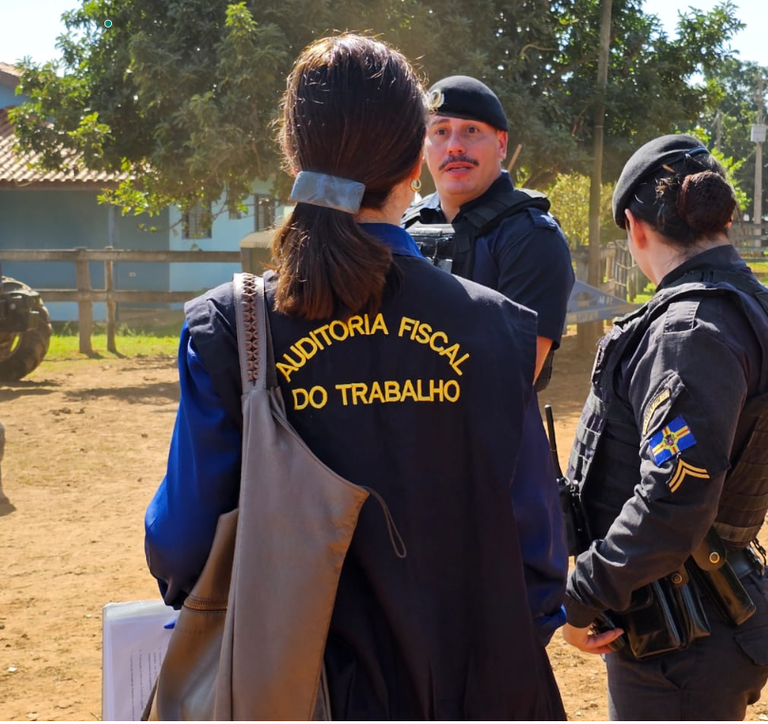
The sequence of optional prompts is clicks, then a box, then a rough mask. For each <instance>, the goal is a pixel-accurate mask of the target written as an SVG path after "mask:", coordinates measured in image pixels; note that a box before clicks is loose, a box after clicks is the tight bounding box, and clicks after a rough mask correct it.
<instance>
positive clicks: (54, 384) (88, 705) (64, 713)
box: [0, 337, 768, 721]
mask: <svg viewBox="0 0 768 724" xmlns="http://www.w3.org/2000/svg"><path fill="white" fill-rule="evenodd" d="M591 360H592V352H590V351H581V350H579V349H578V345H577V340H576V339H575V338H574V337H569V338H566V340H565V341H564V345H563V350H562V351H561V352H560V353H559V354H558V357H557V358H556V362H555V365H556V367H555V379H554V381H553V383H552V385H551V386H550V389H549V390H548V391H547V392H546V393H544V395H543V396H542V403H550V404H552V406H553V408H554V410H555V414H556V419H557V433H558V440H559V444H560V457H561V460H562V462H563V466H564V467H565V459H566V457H567V450H568V448H569V446H570V442H571V440H572V439H573V434H574V430H575V426H576V422H577V420H578V415H579V412H580V409H581V405H582V402H583V400H584V398H585V396H586V391H587V386H588V376H589V370H590V366H591ZM177 399H178V387H177V375H176V367H175V358H174V357H169V358H142V359H135V358H134V359H114V358H111V357H110V359H87V360H86V359H84V360H82V361H75V362H73V361H62V360H55V359H49V360H46V361H45V362H44V363H43V365H42V366H41V367H40V368H39V369H38V370H36V371H35V372H34V373H33V374H32V375H31V376H30V377H29V378H28V379H26V380H24V381H22V382H20V383H17V384H15V385H11V386H6V387H0V419H2V422H3V423H4V425H5V427H6V437H7V447H6V454H5V459H4V461H3V468H2V475H3V478H2V484H3V490H4V492H5V494H6V495H7V496H8V498H9V499H10V501H11V505H9V506H4V507H2V506H0V533H1V535H0V561H2V563H0V571H2V584H0V720H22V721H25V720H26V721H35V720H95V719H99V718H100V713H101V609H102V606H103V605H104V604H105V603H108V602H110V601H126V600H132V599H141V598H156V597H157V588H156V586H155V583H154V580H153V579H152V578H151V577H150V575H149V573H148V572H147V570H146V567H145V563H144V552H143V525H142V521H143V514H144V510H145V508H146V506H147V504H148V502H149V500H150V498H151V496H152V494H153V493H154V491H155V488H156V487H157V484H158V483H159V481H160V480H161V478H162V476H163V473H164V469H165V459H166V454H167V448H168V442H169V440H170V436H171V431H172V428H173V421H174V415H175V409H176V402H177ZM549 653H550V656H551V659H552V662H553V666H554V669H555V672H556V675H557V678H558V681H559V682H560V686H561V690H562V693H563V698H564V701H565V705H566V710H567V712H568V714H569V717H570V718H571V719H573V720H578V719H582V720H604V719H606V714H607V710H606V704H605V682H604V673H603V666H602V662H601V660H600V659H599V658H597V657H591V656H586V655H583V654H581V653H580V652H578V651H576V650H575V649H572V648H570V647H568V646H567V645H566V644H565V643H564V642H563V640H562V638H561V637H560V635H559V634H556V635H555V638H554V639H553V641H552V643H551V644H550V647H549ZM766 714H768V702H766V703H763V702H760V703H758V704H757V705H756V706H755V707H753V708H752V709H751V710H750V712H749V715H748V716H749V718H751V719H763V720H765V719H768V716H767V715H766Z"/></svg>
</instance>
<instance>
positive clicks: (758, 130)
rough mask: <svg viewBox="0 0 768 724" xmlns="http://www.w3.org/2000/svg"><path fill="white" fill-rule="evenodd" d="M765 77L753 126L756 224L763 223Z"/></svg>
mask: <svg viewBox="0 0 768 724" xmlns="http://www.w3.org/2000/svg"><path fill="white" fill-rule="evenodd" d="M764 117H765V109H764V99H763V77H762V76H759V77H758V79H757V123H756V124H754V125H753V126H752V140H753V141H754V143H755V215H754V219H753V222H754V223H755V224H762V223H763V142H764V141H765V122H764Z"/></svg>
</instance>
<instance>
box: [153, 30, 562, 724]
mask: <svg viewBox="0 0 768 724" xmlns="http://www.w3.org/2000/svg"><path fill="white" fill-rule="evenodd" d="M283 109H284V115H283V123H282V133H281V140H282V145H283V149H284V153H285V160H286V164H287V166H288V167H290V168H293V169H295V170H296V172H297V173H298V175H297V178H296V183H295V184H294V189H293V193H292V198H293V199H294V200H295V201H296V202H297V203H296V206H295V208H294V210H293V212H292V215H291V217H290V219H288V220H287V221H286V223H285V224H284V225H283V226H282V227H281V228H280V229H278V230H277V231H276V234H275V239H274V244H273V252H274V257H275V259H276V269H275V270H274V271H273V272H269V273H267V274H265V278H264V281H265V289H266V300H267V304H268V307H269V321H270V326H271V330H272V342H273V347H274V356H275V363H276V370H277V378H278V381H279V384H280V389H281V392H282V396H283V399H284V400H285V408H286V409H285V414H286V417H287V420H288V422H289V423H290V425H291V426H292V427H293V429H295V431H296V432H297V433H298V435H300V437H301V438H302V439H303V440H304V441H305V443H306V445H307V446H308V448H309V449H310V450H311V451H312V453H314V454H315V455H316V456H317V457H318V458H319V459H320V460H321V461H322V462H323V463H324V464H325V465H327V466H329V467H330V468H331V469H332V470H334V471H335V472H337V473H338V474H340V475H341V476H343V477H344V478H346V479H347V480H350V481H352V482H354V483H357V484H359V485H364V486H366V487H367V488H369V489H370V490H372V491H374V492H375V493H376V494H377V495H378V496H379V497H380V498H381V499H383V500H384V501H385V503H386V506H387V507H388V509H389V511H390V514H391V521H392V522H393V523H394V525H395V526H396V528H397V530H398V531H399V534H400V536H401V537H402V541H403V543H404V546H405V550H406V552H407V553H406V555H405V556H404V557H398V556H397V555H395V552H394V551H393V546H392V542H391V539H390V534H388V532H387V526H385V525H384V522H383V521H382V517H381V513H380V511H379V510H378V506H376V505H375V503H374V505H373V506H371V505H368V504H366V505H365V506H364V507H363V509H362V511H361V513H360V517H359V522H358V525H357V528H356V531H355V535H354V538H353V540H352V544H351V546H350V548H349V551H348V553H347V556H346V561H345V564H344V569H343V571H342V573H341V578H340V584H339V589H338V593H337V598H336V604H335V609H334V613H333V616H332V620H331V621H330V622H325V623H323V622H318V625H326V626H329V629H328V630H329V633H328V639H327V646H326V651H325V665H326V669H327V674H328V683H329V691H330V700H331V710H332V714H333V718H334V719H358V720H363V719H365V720H367V719H378V720H381V719H464V718H470V719H562V718H564V716H565V714H564V711H563V709H562V703H561V701H560V697H559V693H558V691H557V685H556V683H555V680H554V677H553V674H552V671H551V667H550V665H549V661H548V659H547V655H546V651H545V642H546V641H547V640H548V639H549V637H550V636H551V634H552V632H553V630H554V629H555V628H557V627H558V626H559V625H560V624H561V623H562V622H563V621H564V614H561V604H562V596H563V593H564V588H565V577H566V570H567V558H566V556H565V552H564V549H563V546H562V544H561V540H562V517H561V515H560V510H559V506H558V501H557V493H556V490H554V485H546V483H547V482H549V481H552V480H553V472H552V469H551V462H550V460H549V456H548V448H547V440H546V435H545V433H544V430H543V427H542V423H541V418H540V416H539V413H538V408H537V406H536V404H535V395H534V394H533V390H532V384H531V380H532V379H533V370H534V364H535V349H536V341H535V340H536V322H535V318H534V315H533V314H532V313H531V312H530V310H527V309H525V308H524V307H521V306H519V305H517V304H514V303H512V302H510V301H509V300H508V299H506V298H505V297H504V296H502V295H501V294H498V293H497V292H494V291H492V290H490V289H486V288H485V287H482V286H480V285H477V284H473V283H472V282H469V281H466V280H463V279H457V278H455V277H451V276H450V275H447V274H445V273H443V272H441V271H439V270H438V269H436V268H435V267H434V266H432V265H431V264H429V263H428V262H427V261H425V260H424V259H423V258H422V256H421V255H420V254H419V252H418V250H417V249H416V247H415V245H414V242H413V240H412V239H411V237H410V236H409V235H408V233H407V232H405V231H404V230H403V229H402V228H400V226H399V222H400V219H401V217H402V214H403V212H404V211H405V209H406V208H407V206H408V204H409V203H410V201H411V200H412V198H413V193H414V192H413V184H414V181H415V180H416V179H417V178H418V177H419V174H420V170H421V156H422V145H423V138H424V132H425V128H426V117H427V116H426V108H425V106H424V94H423V89H422V88H421V85H420V83H419V82H418V80H417V78H416V76H415V74H414V72H413V70H412V69H411V67H410V65H409V64H408V62H407V60H406V59H405V58H404V57H403V56H402V55H400V54H399V53H397V52H395V51H393V50H392V49H390V48H389V47H388V46H386V45H385V44H384V43H381V42H379V41H376V40H373V39H370V38H363V37H360V36H356V35H342V36H340V37H335V38H326V39H322V40H318V41H316V42H315V43H313V44H312V45H311V46H309V47H308V48H307V49H306V50H305V51H304V52H303V53H302V55H301V56H300V58H299V60H298V61H297V63H296V66H295V67H294V70H293V72H292V73H291V76H290V77H289V79H288V87H287V91H286V95H285V99H284V105H283ZM307 129H308V130H307ZM185 312H186V324H185V327H184V329H183V332H182V339H181V346H180V354H179V368H180V380H181V398H180V403H179V412H178V417H177V422H176V428H175V430H174V435H173V439H172V442H171V450H170V454H169V459H168V469H167V474H166V477H165V479H164V480H163V482H162V484H161V486H160V489H159V490H158V491H157V494H156V495H155V497H154V499H153V501H152V503H151V504H150V507H149V509H148V511H147V515H146V549H147V556H148V562H149V566H150V569H151V571H152V573H153V574H154V575H155V576H156V577H157V579H158V581H159V582H160V588H161V591H162V592H163V595H164V597H165V600H166V601H167V602H168V603H169V604H172V605H174V606H179V605H181V603H182V602H183V601H184V599H185V597H186V596H187V595H188V594H189V592H190V590H191V589H192V587H193V586H194V584H195V581H196V579H197V578H198V576H199V575H200V571H201V569H202V567H203V565H204V564H205V561H206V557H207V555H208V551H209V549H210V546H211V542H212V540H213V535H214V530H215V527H216V521H217V517H218V516H219V515H220V514H222V513H224V512H226V511H229V510H232V509H233V508H234V507H235V506H237V500H238V491H239V484H240V477H239V476H240V468H241V448H242V449H243V450H244V454H248V452H249V450H250V449H251V448H250V439H249V438H248V437H247V436H246V438H245V439H243V438H244V430H249V431H251V434H252V435H254V436H255V435H259V434H260V430H259V429H258V424H257V422H256V421H255V420H253V419H251V420H250V421H247V422H248V424H247V425H245V426H244V422H243V419H242V417H243V412H242V410H241V404H240V399H241V392H242V390H241V383H240V372H239V363H238V351H237V341H236V334H235V328H236V327H235V320H234V310H233V293H232V285H231V284H226V285H223V286H221V287H219V288H217V289H215V290H213V291H211V292H209V293H208V294H206V295H204V296H202V297H199V298H198V299H196V300H194V301H192V302H190V303H189V304H188V305H187V306H186V310H185ZM311 483H312V481H311V480H308V481H307V484H308V485H311ZM518 505H520V506H524V507H525V515H524V516H518V515H516V514H515V511H516V508H517V506H518ZM243 565H247V562H246V563H245V564H243ZM253 575H255V576H259V575H260V572H259V571H254V572H253ZM263 585H264V590H265V594H264V595H269V586H270V581H269V580H268V579H266V580H264V581H263Z"/></svg>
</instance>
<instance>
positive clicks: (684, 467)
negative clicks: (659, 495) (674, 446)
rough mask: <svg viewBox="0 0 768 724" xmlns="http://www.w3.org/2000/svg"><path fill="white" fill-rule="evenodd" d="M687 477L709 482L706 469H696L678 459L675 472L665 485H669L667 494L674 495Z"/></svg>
mask: <svg viewBox="0 0 768 724" xmlns="http://www.w3.org/2000/svg"><path fill="white" fill-rule="evenodd" d="M688 475H690V476H691V477H693V478H700V479H702V480H709V477H710V476H709V473H708V472H707V470H706V468H697V467H696V466H695V465H691V464H690V463H688V462H686V461H685V460H683V459H682V458H678V461H677V467H676V468H675V472H674V474H673V475H672V477H671V478H670V479H669V482H668V483H667V485H669V492H670V493H674V492H675V491H676V490H677V489H678V488H679V487H680V486H681V485H682V484H683V480H685V478H686V476H688Z"/></svg>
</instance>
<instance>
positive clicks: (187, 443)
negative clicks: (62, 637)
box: [144, 323, 241, 608]
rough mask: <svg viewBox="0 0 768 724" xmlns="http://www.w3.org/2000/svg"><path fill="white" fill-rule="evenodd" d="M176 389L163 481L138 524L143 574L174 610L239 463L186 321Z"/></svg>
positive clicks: (233, 433) (231, 429)
mask: <svg viewBox="0 0 768 724" xmlns="http://www.w3.org/2000/svg"><path fill="white" fill-rule="evenodd" d="M179 384H180V388H181V390H180V391H181V395H180V398H179V409H178V413H177V416H176V424H175V427H174V430H173V437H172V439H171V446H170V451H169V453H168V467H167V471H166V475H165V478H164V479H163V482H162V483H161V484H160V487H159V489H158V490H157V492H156V493H155V496H154V498H153V499H152V502H151V503H150V504H149V507H148V508H147V513H146V516H145V520H144V525H145V533H146V535H145V551H146V555H147V563H148V564H149V569H150V571H151V573H152V575H153V576H155V578H157V580H158V583H159V585H160V592H161V593H162V595H163V598H164V599H165V602H166V603H167V604H169V605H172V606H174V607H175V608H178V607H180V606H181V604H182V603H183V601H184V598H186V596H187V595H188V594H189V592H190V591H191V590H192V587H193V586H194V585H195V582H196V581H197V579H198V577H199V576H200V573H201V571H202V570H203V566H204V565H205V561H206V560H207V558H208V554H209V552H210V550H211V545H212V544H213V536H214V533H215V532H216V523H217V521H218V519H219V516H220V515H221V514H222V513H227V512H229V511H231V510H234V509H235V508H236V507H237V502H238V496H239V491H240V459H241V432H240V430H239V429H238V428H237V426H236V425H235V424H234V423H233V421H232V419H231V417H230V416H228V415H227V414H226V412H225V408H224V405H223V404H222V402H221V400H220V398H219V395H218V394H217V392H216V390H215V389H214V386H213V383H212V381H211V378H210V375H209V374H208V372H207V371H206V369H205V367H204V366H203V363H202V361H201V359H200V356H199V355H198V353H197V350H196V349H195V344H194V341H193V339H192V337H191V335H190V333H189V329H188V328H187V325H186V323H185V325H184V327H183V329H182V332H181V342H180V345H179Z"/></svg>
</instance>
